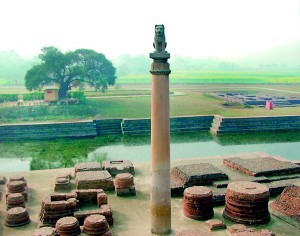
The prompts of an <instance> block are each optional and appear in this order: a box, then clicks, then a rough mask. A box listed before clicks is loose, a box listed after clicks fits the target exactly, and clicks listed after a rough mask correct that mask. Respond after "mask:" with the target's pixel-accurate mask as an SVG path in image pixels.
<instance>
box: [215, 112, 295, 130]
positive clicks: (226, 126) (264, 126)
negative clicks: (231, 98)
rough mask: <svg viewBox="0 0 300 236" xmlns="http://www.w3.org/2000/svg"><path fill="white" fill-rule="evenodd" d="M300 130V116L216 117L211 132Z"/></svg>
mask: <svg viewBox="0 0 300 236" xmlns="http://www.w3.org/2000/svg"><path fill="white" fill-rule="evenodd" d="M296 130H300V116H276V117H228V118H227V117H221V116H215V118H214V120H213V124H212V126H211V129H210V131H211V132H212V133H215V134H220V133H243V132H245V133H251V132H252V133H254V132H276V131H296Z"/></svg>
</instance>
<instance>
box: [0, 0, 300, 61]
mask: <svg viewBox="0 0 300 236" xmlns="http://www.w3.org/2000/svg"><path fill="white" fill-rule="evenodd" d="M160 23H163V24H164V25H165V27H166V37H167V42H168V47H167V50H168V51H169V52H171V53H172V54H173V55H175V54H176V55H182V56H191V57H236V56H244V55H247V54H252V53H257V52H260V51H263V50H267V49H270V48H273V47H276V46H278V45H281V44H287V43H290V42H293V41H296V40H299V39H300V0H276V1H274V0H273V1H272V0H201V1H200V0H170V1H167V0H149V1H148V0H0V29H1V32H0V51H7V50H11V49H13V50H15V51H17V52H18V53H20V54H22V55H32V56H34V55H37V54H39V52H40V49H41V48H42V47H44V46H50V45H52V46H55V47H58V48H60V49H62V50H63V51H66V50H74V49H76V48H90V49H94V50H96V51H98V52H103V53H104V54H105V55H106V56H107V57H109V58H111V57H116V56H118V55H120V54H124V53H129V54H132V55H137V54H148V53H149V52H150V51H152V50H153V47H152V41H153V35H154V25H155V24H160Z"/></svg>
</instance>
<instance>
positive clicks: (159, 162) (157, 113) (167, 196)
mask: <svg viewBox="0 0 300 236" xmlns="http://www.w3.org/2000/svg"><path fill="white" fill-rule="evenodd" d="M163 46H164V45H163ZM150 58H152V59H153V63H152V65H151V71H150V73H151V74H152V100H151V172H152V188H151V196H150V214H151V232H152V233H155V234H159V235H165V234H169V233H170V232H171V183H170V105H169V74H170V73H171V71H170V68H169V63H168V59H169V58H170V54H169V53H167V52H166V51H164V50H162V51H155V52H153V53H150Z"/></svg>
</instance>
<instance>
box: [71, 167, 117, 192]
mask: <svg viewBox="0 0 300 236" xmlns="http://www.w3.org/2000/svg"><path fill="white" fill-rule="evenodd" d="M75 185H76V188H77V189H103V190H104V191H113V190H114V189H115V187H114V182H113V180H112V177H111V175H110V174H109V173H108V171H106V170H101V171H84V172H77V174H76V178H75Z"/></svg>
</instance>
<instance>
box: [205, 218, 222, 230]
mask: <svg viewBox="0 0 300 236" xmlns="http://www.w3.org/2000/svg"><path fill="white" fill-rule="evenodd" d="M205 225H206V226H207V227H208V228H209V229H210V230H216V229H226V228H227V227H226V225H225V224H224V223H223V222H222V221H221V220H218V219H212V220H207V221H205Z"/></svg>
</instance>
